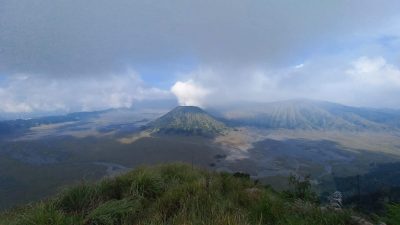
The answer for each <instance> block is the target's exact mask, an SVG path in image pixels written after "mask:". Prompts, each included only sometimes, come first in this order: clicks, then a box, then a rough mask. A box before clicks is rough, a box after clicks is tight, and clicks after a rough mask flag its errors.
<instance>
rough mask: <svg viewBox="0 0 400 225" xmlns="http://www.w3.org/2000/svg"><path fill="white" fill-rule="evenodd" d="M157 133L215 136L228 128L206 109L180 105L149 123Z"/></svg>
mask: <svg viewBox="0 0 400 225" xmlns="http://www.w3.org/2000/svg"><path fill="white" fill-rule="evenodd" d="M148 127H149V128H150V129H151V130H152V131H153V132H157V133H175V134H193V135H202V136H214V135H217V134H222V133H223V132H224V131H226V130H227V129H228V128H227V127H226V126H225V124H223V123H222V122H220V121H218V120H216V119H215V118H213V117H212V116H210V115H209V114H208V113H206V112H205V111H204V110H202V109H201V108H199V107H195V106H178V107H176V108H175V109H173V110H172V111H170V112H168V113H167V114H165V115H163V116H162V117H160V118H158V119H157V120H155V121H153V122H151V123H150V124H148Z"/></svg>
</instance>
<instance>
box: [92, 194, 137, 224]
mask: <svg viewBox="0 0 400 225" xmlns="http://www.w3.org/2000/svg"><path fill="white" fill-rule="evenodd" d="M140 210H141V203H140V200H138V199H136V200H130V199H123V200H111V201H109V202H105V203H103V204H101V205H99V206H98V207H97V208H96V209H94V210H93V211H92V212H91V213H90V214H89V215H88V216H87V218H86V222H85V224H88V225H89V224H90V225H114V224H122V223H123V222H124V221H126V220H128V219H130V220H134V219H135V217H136V215H137V214H138V213H139V212H140Z"/></svg>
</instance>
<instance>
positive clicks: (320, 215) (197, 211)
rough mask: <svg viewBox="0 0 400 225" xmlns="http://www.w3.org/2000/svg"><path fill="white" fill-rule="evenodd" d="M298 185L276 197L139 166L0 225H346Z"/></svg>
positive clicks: (248, 185)
mask: <svg viewBox="0 0 400 225" xmlns="http://www.w3.org/2000/svg"><path fill="white" fill-rule="evenodd" d="M299 184H300V186H301V187H302V188H300V189H299V188H296V189H293V190H294V191H288V192H285V193H279V192H275V191H274V190H272V189H270V188H266V187H263V186H261V185H259V184H257V182H254V181H252V180H250V179H249V178H248V177H246V176H245V175H243V174H236V175H230V174H227V173H216V172H210V171H206V170H202V169H198V168H193V167H191V166H189V165H185V164H170V165H161V166H156V167H142V168H138V169H136V170H134V171H131V172H129V173H126V174H124V175H122V176H119V177H115V178H108V179H104V180H102V181H101V182H98V183H94V184H85V183H82V184H80V185H77V186H74V187H71V188H69V189H66V190H65V191H63V192H62V193H60V194H58V195H57V196H55V197H54V198H51V199H48V200H46V201H44V202H39V203H35V204H32V205H28V206H24V207H21V208H18V209H14V210H13V211H9V212H7V213H3V214H0V224H7V225H39V224H40V225H83V224H85V225H89V224H90V225H122V224H143V225H145V224H274V225H279V224H281V225H284V224H285V225H286V224H294V225H297V224H299V225H300V224H302V225H310V224H319V225H324V224H327V225H328V224H332V225H333V224H351V223H350V220H351V217H350V212H349V211H347V210H340V211H332V210H327V209H323V208H320V207H319V206H318V205H317V204H316V203H314V201H313V200H312V199H313V198H312V197H311V196H312V195H310V194H311V192H309V189H308V187H309V186H307V185H306V186H304V183H302V182H300V183H299ZM300 186H296V187H300Z"/></svg>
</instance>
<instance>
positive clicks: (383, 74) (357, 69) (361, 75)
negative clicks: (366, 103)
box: [346, 56, 400, 86]
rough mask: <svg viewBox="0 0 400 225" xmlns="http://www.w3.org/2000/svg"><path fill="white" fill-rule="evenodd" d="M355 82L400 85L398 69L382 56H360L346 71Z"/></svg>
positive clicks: (375, 84) (399, 71)
mask: <svg viewBox="0 0 400 225" xmlns="http://www.w3.org/2000/svg"><path fill="white" fill-rule="evenodd" d="M346 73H347V74H349V75H350V76H351V77H352V79H354V80H355V81H356V82H361V83H364V84H367V85H373V86H393V85H394V86H400V70H399V68H397V67H396V66H394V65H392V64H389V63H387V62H386V60H385V59H384V58H383V57H375V58H372V57H365V56H364V57H361V58H359V59H357V60H355V61H354V62H353V63H352V68H351V69H349V70H348V71H346Z"/></svg>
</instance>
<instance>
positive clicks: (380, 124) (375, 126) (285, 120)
mask: <svg viewBox="0 0 400 225" xmlns="http://www.w3.org/2000/svg"><path fill="white" fill-rule="evenodd" d="M220 114H221V116H222V117H224V118H225V119H226V120H227V121H228V122H229V123H231V124H233V125H246V126H257V127H261V128H270V129H279V128H283V129H303V130H341V131H360V130H369V131H388V130H398V129H399V127H400V126H399V124H400V112H399V111H395V110H391V111H390V110H383V109H369V108H359V107H350V106H345V105H340V104H336V103H331V102H322V101H313V100H305V99H301V100H289V101H280V102H272V103H265V104H244V105H240V106H237V107H230V108H226V109H223V110H221V113H220Z"/></svg>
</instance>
